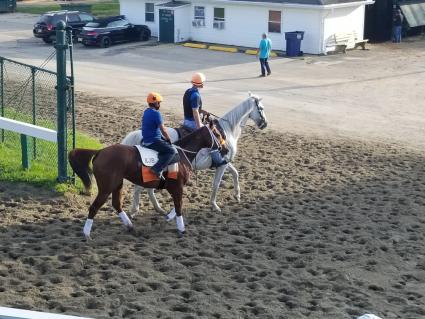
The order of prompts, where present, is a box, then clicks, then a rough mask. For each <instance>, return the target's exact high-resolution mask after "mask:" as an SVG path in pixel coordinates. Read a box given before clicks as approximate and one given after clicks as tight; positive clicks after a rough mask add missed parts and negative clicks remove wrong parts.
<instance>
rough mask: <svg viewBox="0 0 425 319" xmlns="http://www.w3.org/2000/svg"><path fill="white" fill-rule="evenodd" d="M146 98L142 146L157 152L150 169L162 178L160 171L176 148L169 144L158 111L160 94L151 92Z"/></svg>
mask: <svg viewBox="0 0 425 319" xmlns="http://www.w3.org/2000/svg"><path fill="white" fill-rule="evenodd" d="M146 100H147V102H148V105H149V107H148V108H147V109H146V110H145V111H144V112H143V118H142V135H143V146H145V147H147V148H150V149H153V150H155V151H157V152H158V162H157V163H156V164H155V165H154V166H152V167H151V169H152V171H153V172H154V173H155V174H156V175H157V176H158V177H159V178H161V179H163V178H164V177H163V176H162V171H163V170H164V168H165V167H167V165H168V164H169V163H170V162H171V160H172V159H173V157H174V156H176V154H177V150H176V148H175V147H174V146H173V145H172V144H171V139H170V136H169V135H168V133H167V130H166V128H165V126H164V121H163V120H162V116H161V113H160V112H159V108H160V106H161V102H162V101H163V98H162V96H161V95H159V94H158V93H156V92H151V93H149V95H148V97H147V99H146ZM161 133H162V136H161ZM163 138H164V139H165V140H164V139H163Z"/></svg>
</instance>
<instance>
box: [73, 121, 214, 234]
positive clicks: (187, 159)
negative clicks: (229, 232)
mask: <svg viewBox="0 0 425 319" xmlns="http://www.w3.org/2000/svg"><path fill="white" fill-rule="evenodd" d="M220 137H221V136H220V133H219V132H218V131H217V130H216V129H215V128H214V127H213V126H212V124H210V125H209V126H204V127H202V128H200V129H198V130H197V131H195V132H193V133H192V134H190V135H188V136H186V137H184V138H183V139H181V140H179V141H178V142H176V143H175V144H174V145H175V146H176V147H177V149H178V152H179V156H180V161H179V169H178V174H177V179H169V178H167V177H166V179H165V182H163V185H162V184H161V185H160V181H151V182H144V181H143V179H142V175H141V165H142V164H141V161H140V155H139V153H138V150H137V149H136V148H135V147H134V146H127V145H122V144H115V145H112V146H108V147H106V148H104V149H101V150H90V149H74V150H72V151H71V152H70V153H69V156H68V159H69V162H70V164H71V167H72V169H73V170H74V172H75V173H76V174H77V175H78V177H80V179H81V180H82V182H83V184H84V186H85V188H86V191H88V192H89V191H90V188H91V184H92V180H91V173H93V174H94V176H95V178H96V182H97V188H98V194H97V196H96V199H95V200H94V201H93V203H92V204H91V205H90V208H89V214H88V217H87V220H86V223H85V225H84V229H83V233H84V235H85V237H86V238H87V239H89V238H90V232H91V227H92V225H93V219H94V217H95V216H96V213H97V212H98V210H99V209H100V208H101V207H102V205H103V204H104V203H105V202H106V200H107V199H108V197H109V195H110V194H111V193H112V206H113V207H114V208H115V210H116V211H117V214H118V215H119V217H120V218H121V220H122V222H123V224H124V226H125V227H127V229H128V230H132V229H133V224H132V222H131V220H130V218H129V217H128V216H127V214H126V213H125V212H124V211H123V207H122V206H123V205H122V189H123V182H124V179H127V180H129V181H130V182H132V183H134V184H136V185H140V186H143V187H145V188H165V189H166V190H167V191H168V192H169V193H170V195H171V197H172V198H173V201H174V208H173V209H172V210H171V212H170V213H169V214H168V215H166V219H167V221H170V220H172V219H173V218H174V217H176V224H177V232H178V235H179V236H182V235H183V234H184V232H185V226H184V221H183V216H182V205H183V200H182V198H183V187H184V185H185V184H186V183H187V182H188V180H189V177H190V173H191V171H192V169H193V168H192V161H193V159H194V158H195V156H196V154H197V152H198V151H200V150H201V149H202V148H210V149H217V148H220V145H219V142H218V140H217V139H219V138H220ZM90 162H92V165H93V169H92V170H90V168H89V166H90Z"/></svg>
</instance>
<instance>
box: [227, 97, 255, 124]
mask: <svg viewBox="0 0 425 319" xmlns="http://www.w3.org/2000/svg"><path fill="white" fill-rule="evenodd" d="M251 98H254V99H258V97H257V96H255V95H251V96H249V97H248V98H246V99H245V100H243V101H242V102H241V103H239V104H238V105H237V106H235V107H234V108H233V109H231V110H230V111H229V112H227V113H226V114H224V115H223V116H222V117H221V119H220V124H222V125H223V126H226V122H227V124H228V125H229V126H230V127H229V128H230V129H232V130H233V129H234V128H235V126H236V125H237V123H238V122H240V120H241V119H242V116H243V115H244V114H246V113H247V109H248V108H249V107H250V106H251V105H250V104H249V99H251Z"/></svg>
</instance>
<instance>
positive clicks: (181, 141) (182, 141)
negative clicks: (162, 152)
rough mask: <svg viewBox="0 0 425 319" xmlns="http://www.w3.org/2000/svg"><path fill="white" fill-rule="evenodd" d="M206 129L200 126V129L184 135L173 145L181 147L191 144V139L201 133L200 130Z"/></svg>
mask: <svg viewBox="0 0 425 319" xmlns="http://www.w3.org/2000/svg"><path fill="white" fill-rule="evenodd" d="M205 129H207V127H206V126H202V127H201V128H199V129H197V130H196V131H193V132H192V133H190V134H189V135H186V136H185V137H183V138H181V139H179V140H178V141H177V142H175V143H174V144H175V145H177V146H182V145H186V144H188V143H189V142H191V141H192V142H193V138H194V136H196V135H198V134H200V133H201V131H202V130H205Z"/></svg>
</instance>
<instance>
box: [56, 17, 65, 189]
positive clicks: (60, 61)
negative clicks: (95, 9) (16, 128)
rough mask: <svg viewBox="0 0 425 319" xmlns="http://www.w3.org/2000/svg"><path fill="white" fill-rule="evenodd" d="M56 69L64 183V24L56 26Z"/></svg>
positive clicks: (60, 178) (60, 174) (60, 167)
mask: <svg viewBox="0 0 425 319" xmlns="http://www.w3.org/2000/svg"><path fill="white" fill-rule="evenodd" d="M55 47H56V68H57V87H56V89H57V110H58V119H57V132H58V181H59V182H60V183H62V182H65V181H66V180H67V178H68V173H67V168H68V166H67V156H66V155H67V141H66V102H67V101H66V90H67V81H66V50H67V48H68V45H67V43H66V32H65V23H64V22H63V21H59V22H58V24H57V25H56V46H55Z"/></svg>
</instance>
